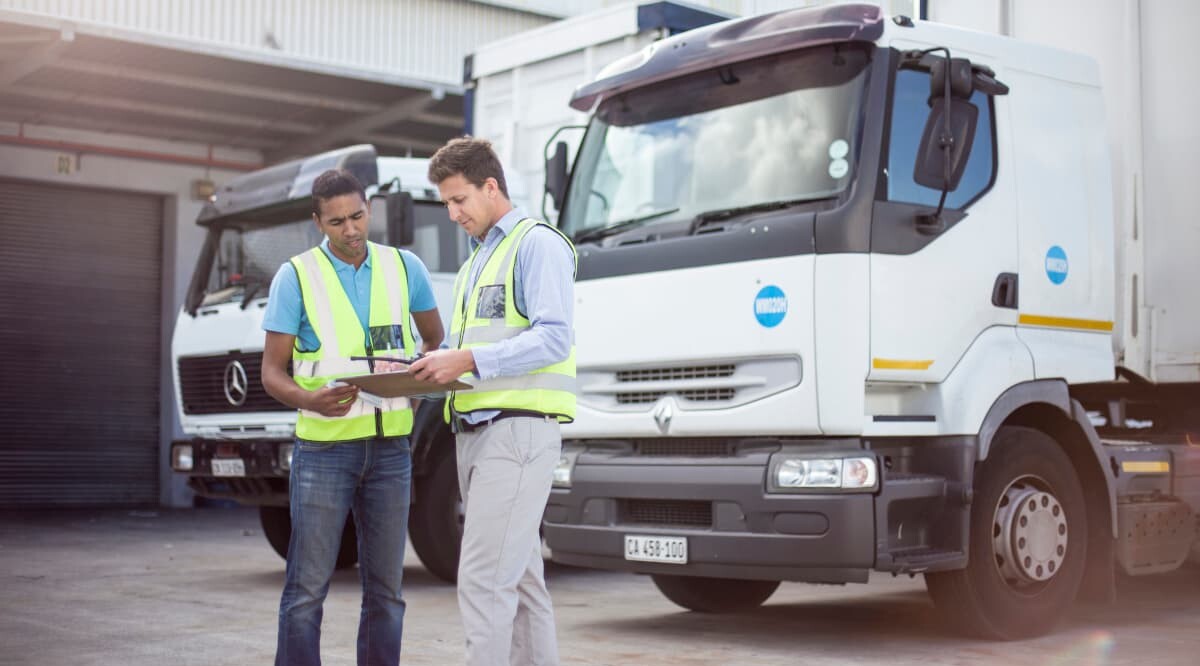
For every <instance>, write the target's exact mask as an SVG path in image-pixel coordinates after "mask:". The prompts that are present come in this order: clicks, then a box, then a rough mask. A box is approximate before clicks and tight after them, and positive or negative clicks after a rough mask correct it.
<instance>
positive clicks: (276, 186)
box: [171, 145, 525, 581]
mask: <svg viewBox="0 0 1200 666" xmlns="http://www.w3.org/2000/svg"><path fill="white" fill-rule="evenodd" d="M329 168H344V169H347V170H349V171H351V172H352V173H354V174H355V175H356V176H357V177H358V179H359V180H360V181H361V182H362V183H363V184H364V185H366V186H367V194H368V195H369V196H370V198H371V212H372V215H371V225H372V227H371V231H370V238H371V240H373V241H376V242H380V243H384V244H391V245H396V246H399V247H404V248H405V249H409V250H412V251H413V252H414V253H416V254H417V256H419V257H421V259H422V260H423V261H424V262H425V264H426V266H427V267H428V268H429V270H430V273H431V278H432V281H433V289H434V296H435V297H436V298H437V302H438V304H439V308H438V309H439V311H440V313H441V314H442V315H443V319H446V318H448V317H449V312H450V310H449V308H448V307H446V305H447V304H448V303H449V302H450V295H451V292H452V290H453V279H454V274H455V272H456V271H457V270H458V266H459V264H460V263H461V261H462V259H463V257H464V256H465V255H466V238H465V236H464V235H463V234H462V232H461V231H459V229H458V228H457V226H456V225H454V224H452V223H451V222H450V221H449V219H448V218H447V216H446V209H445V207H444V206H443V205H442V204H441V201H440V198H439V197H438V194H437V190H436V189H434V188H433V186H432V185H430V184H429V181H428V178H427V176H426V169H427V168H428V160H425V159H416V158H397V157H379V156H377V155H376V152H375V148H374V147H372V146H369V145H361V146H351V147H348V148H343V149H340V150H334V151H330V152H327V153H322V154H319V155H314V156H311V157H308V158H304V159H300V160H295V161H291V162H286V163H283V164H279V165H276V166H272V167H269V168H266V169H263V170H261V171H256V172H254V173H250V174H246V175H244V176H240V177H238V178H236V179H234V180H233V181H231V182H230V183H228V184H226V185H224V186H223V187H222V188H221V189H220V190H219V191H218V193H217V194H216V196H215V198H214V200H213V201H212V202H211V203H209V204H207V205H206V206H205V208H204V209H203V211H202V212H201V214H200V218H199V220H197V223H198V224H200V225H202V226H204V227H205V228H207V229H208V235H207V238H206V240H205V245H204V248H203V249H202V251H201V253H200V257H199V260H198V261H197V264H196V269H195V271H194V273H193V275H192V282H191V285H190V287H189V289H188V294H187V300H186V303H185V305H184V308H183V310H182V311H181V312H180V313H179V316H178V319H177V320H176V322H175V332H174V337H173V340H172V356H173V359H174V361H175V363H174V376H175V395H176V396H177V397H178V407H179V412H180V423H181V425H182V428H183V431H184V433H185V435H186V438H185V439H182V440H179V441H176V442H174V443H173V444H172V448H171V464H172V468H173V469H174V470H175V471H176V472H178V473H181V474H186V475H187V476H188V485H189V487H190V488H191V489H192V490H194V491H195V492H196V494H198V495H199V496H201V497H206V498H211V499H228V500H234V501H236V502H239V503H242V504H246V505H251V506H257V507H259V513H260V516H261V519H262V527H263V532H264V534H265V536H266V538H267V540H268V541H269V542H270V544H271V546H272V547H273V548H274V549H275V550H276V552H278V553H279V554H280V555H281V556H286V554H287V548H288V538H289V536H290V534H291V520H290V516H289V511H288V474H289V471H290V462H291V452H292V442H293V433H294V430H295V422H296V410H294V409H291V408H288V407H285V406H284V405H283V404H281V403H279V402H277V401H276V400H275V399H274V398H272V397H270V396H269V395H267V393H266V391H265V390H264V389H263V387H262V383H261V380H260V367H261V364H262V349H263V331H262V319H263V310H264V308H265V307H266V305H267V289H268V287H269V285H270V281H271V279H272V277H274V275H275V271H276V270H277V269H278V268H279V266H280V265H281V264H282V263H283V262H285V261H287V260H288V259H289V258H290V257H292V256H294V255H296V254H298V253H300V252H303V251H304V250H306V249H308V248H310V247H312V246H313V245H316V244H317V243H319V242H320V241H321V238H320V234H319V232H318V231H317V229H316V226H315V225H314V224H313V221H312V205H311V191H312V181H313V179H314V178H316V177H317V176H318V175H319V174H320V173H321V172H322V171H324V170H325V169H329ZM509 182H510V185H509V186H510V192H511V193H512V194H513V196H514V197H516V198H517V199H518V200H523V199H524V196H525V195H524V189H523V187H522V185H521V181H520V179H519V178H516V177H514V178H510V180H509ZM443 323H445V322H443ZM414 330H415V329H414ZM412 440H413V503H412V509H411V514H410V520H409V537H410V540H411V543H412V545H413V549H414V550H415V551H416V553H417V555H418V556H419V557H420V558H421V561H422V562H423V563H424V564H425V566H426V568H427V569H429V570H430V571H431V572H432V573H434V574H435V575H437V576H439V577H441V578H443V579H445V580H448V581H453V580H454V578H455V575H456V571H457V568H458V547H459V541H460V540H461V518H462V509H461V502H460V501H459V496H458V479H457V475H456V472H455V464H454V442H453V439H452V436H451V434H450V433H449V431H448V430H447V429H446V426H445V424H443V423H442V408H441V403H440V402H439V401H428V400H426V401H422V403H421V404H420V406H419V407H418V408H417V414H416V418H415V423H414V432H413V435H412ZM357 559H358V554H357V547H356V543H355V535H354V525H353V520H350V521H348V523H347V525H346V529H345V532H344V534H343V539H342V548H341V552H340V554H339V556H338V566H339V567H348V566H353V565H354V563H355V562H356V561H357Z"/></svg>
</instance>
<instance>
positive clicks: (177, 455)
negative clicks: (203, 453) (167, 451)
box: [171, 444, 195, 472]
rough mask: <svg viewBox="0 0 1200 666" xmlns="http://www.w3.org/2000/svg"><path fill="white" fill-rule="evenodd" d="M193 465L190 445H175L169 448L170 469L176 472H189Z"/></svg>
mask: <svg viewBox="0 0 1200 666" xmlns="http://www.w3.org/2000/svg"><path fill="white" fill-rule="evenodd" d="M194 464H195V463H194V462H193V461H192V445H191V444H176V445H174V446H172V447H171V469H173V470H175V471H176V472H190V471H192V467H193V466H194Z"/></svg>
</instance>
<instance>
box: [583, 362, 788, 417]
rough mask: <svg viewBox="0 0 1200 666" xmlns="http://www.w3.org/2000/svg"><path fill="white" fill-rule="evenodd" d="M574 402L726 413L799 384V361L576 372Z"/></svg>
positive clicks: (597, 406)
mask: <svg viewBox="0 0 1200 666" xmlns="http://www.w3.org/2000/svg"><path fill="white" fill-rule="evenodd" d="M578 378H579V401H580V402H581V403H582V404H585V405H587V406H589V407H591V408H593V409H599V410H602V411H648V410H649V409H651V408H652V407H653V405H654V404H655V403H657V402H659V401H660V400H663V399H673V400H675V401H677V402H678V403H679V407H680V408H681V409H683V410H685V411H686V410H689V409H695V410H704V409H726V408H729V407H736V406H738V405H743V404H746V403H748V402H751V401H754V400H758V399H760V398H763V397H765V396H768V395H771V394H773V393H778V392H780V391H784V390H787V389H789V388H792V387H794V386H797V385H798V384H799V383H800V378H801V366H800V358H799V357H798V356H783V357H773V358H756V359H746V360H742V361H738V362H737V363H730V362H721V363H708V364H704V365H679V366H653V367H647V368H636V367H634V368H611V369H587V368H583V369H580V371H579V373H578Z"/></svg>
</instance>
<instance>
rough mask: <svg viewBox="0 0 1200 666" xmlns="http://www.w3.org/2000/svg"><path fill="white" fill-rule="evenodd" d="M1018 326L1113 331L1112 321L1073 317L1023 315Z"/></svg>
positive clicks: (1018, 318) (1018, 319) (1019, 318)
mask: <svg viewBox="0 0 1200 666" xmlns="http://www.w3.org/2000/svg"><path fill="white" fill-rule="evenodd" d="M1017 323H1018V324H1026V325H1029V326H1051V327H1053V328H1077V329H1080V330H1084V331H1111V330H1113V323H1112V322H1111V321H1101V320H1099V319H1073V318H1071V317H1046V316H1043V315H1031V314H1023V315H1021V316H1019V317H1017Z"/></svg>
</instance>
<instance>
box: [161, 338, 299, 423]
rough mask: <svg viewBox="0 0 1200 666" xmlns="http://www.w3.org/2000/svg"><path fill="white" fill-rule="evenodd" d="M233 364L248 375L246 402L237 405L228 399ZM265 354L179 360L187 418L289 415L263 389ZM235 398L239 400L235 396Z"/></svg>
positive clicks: (235, 353) (240, 354)
mask: <svg viewBox="0 0 1200 666" xmlns="http://www.w3.org/2000/svg"><path fill="white" fill-rule="evenodd" d="M234 361H237V362H239V363H241V365H242V368H243V369H244V370H245V372H246V386H245V390H246V398H245V400H244V401H243V402H242V403H241V404H234V402H231V401H230V399H229V398H228V397H227V396H226V395H225V373H226V370H227V369H228V368H229V366H230V364H232V363H233V362H234ZM261 366H262V352H255V353H249V354H245V353H240V352H234V353H229V354H219V355H215V356H185V357H181V358H180V359H179V390H180V393H181V394H182V399H183V412H184V413H185V414H229V413H236V412H274V411H284V410H287V411H290V408H288V407H286V406H284V405H283V403H281V402H279V401H278V400H276V399H275V398H272V397H271V396H270V395H268V394H267V392H266V390H264V389H263V387H262V373H261ZM233 395H234V398H235V399H236V398H237V397H238V395H237V393H236V392H234V394H233Z"/></svg>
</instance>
